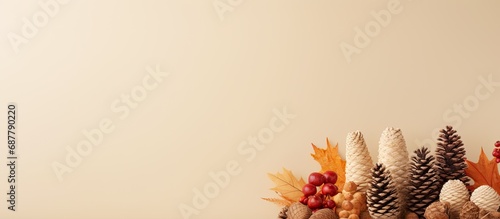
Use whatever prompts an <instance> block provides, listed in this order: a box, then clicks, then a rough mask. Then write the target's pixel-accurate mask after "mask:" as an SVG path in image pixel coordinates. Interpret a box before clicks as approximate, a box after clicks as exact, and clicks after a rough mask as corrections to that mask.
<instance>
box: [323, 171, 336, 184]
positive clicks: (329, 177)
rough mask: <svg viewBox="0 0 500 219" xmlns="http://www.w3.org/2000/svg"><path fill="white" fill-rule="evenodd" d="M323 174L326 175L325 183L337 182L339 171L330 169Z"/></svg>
mask: <svg viewBox="0 0 500 219" xmlns="http://www.w3.org/2000/svg"><path fill="white" fill-rule="evenodd" d="M323 175H324V176H325V183H332V184H335V183H337V173H335V172H333V171H330V170H329V171H326V172H325V173H323Z"/></svg>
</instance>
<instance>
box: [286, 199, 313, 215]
mask: <svg viewBox="0 0 500 219" xmlns="http://www.w3.org/2000/svg"><path fill="white" fill-rule="evenodd" d="M311 215H312V211H311V209H310V208H309V207H307V206H306V205H304V204H302V203H300V202H294V203H292V204H291V205H290V207H288V211H287V212H286V216H287V219H309V218H310V217H311Z"/></svg>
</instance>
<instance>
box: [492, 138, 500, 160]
mask: <svg viewBox="0 0 500 219" xmlns="http://www.w3.org/2000/svg"><path fill="white" fill-rule="evenodd" d="M493 157H496V162H497V163H500V141H497V142H495V149H493Z"/></svg>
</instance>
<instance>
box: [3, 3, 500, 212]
mask: <svg viewBox="0 0 500 219" xmlns="http://www.w3.org/2000/svg"><path fill="white" fill-rule="evenodd" d="M47 1H48V0H42V2H47ZM139 2H141V3H139ZM221 2H223V3H224V4H226V5H228V7H230V8H231V10H232V11H229V12H226V13H224V20H223V21H222V20H221V19H220V18H219V16H218V14H217V12H216V10H215V9H214V7H213V5H212V4H213V1H212V0H206V1H117V0H115V1H76V0H73V1H70V2H69V3H67V4H66V5H60V10H59V12H58V13H57V14H56V15H55V16H54V17H51V18H50V19H49V21H48V23H47V25H46V26H44V27H42V28H39V31H38V33H37V34H36V35H35V36H34V37H33V38H31V39H29V43H28V44H25V45H22V46H21V47H20V50H19V53H17V54H16V53H15V52H14V49H13V47H12V45H11V43H10V42H9V38H8V37H7V35H8V33H9V32H13V33H16V34H21V28H22V26H23V18H24V17H26V18H29V19H31V17H32V16H33V15H34V14H35V13H37V12H39V11H41V10H42V9H41V8H40V6H39V5H38V1H22V2H19V1H6V0H3V1H0V24H1V28H0V39H1V40H0V58H1V61H0V103H1V106H0V108H1V110H0V112H1V115H2V116H0V129H1V131H0V133H5V126H6V125H5V124H6V116H5V115H6V107H7V103H8V102H9V101H15V102H17V103H18V106H19V113H20V114H19V125H18V127H19V134H18V137H19V149H18V154H19V156H20V160H19V162H20V163H19V166H18V168H19V169H18V180H19V183H18V187H19V190H18V206H17V210H18V211H17V212H15V213H12V212H10V211H7V210H6V208H7V205H6V203H5V201H2V202H1V203H3V204H1V205H0V209H1V210H0V217H1V218H13V219H16V218H26V219H28V218H30V219H31V218H36V219H42V218H43V219H45V218H47V219H48V218H50V219H58V218H61V219H63V218H64V219H66V218H67V219H73V218H74V219H80V218H81V219H88V218H93V219H104V218H120V219H139V218H151V219H153V218H155V219H156V218H157V219H159V218H182V217H181V214H180V213H179V205H180V204H181V203H186V204H189V205H191V200H192V198H193V196H194V194H193V192H192V190H193V188H198V189H202V187H203V186H204V185H205V184H206V183H208V182H210V181H211V178H210V177H209V175H208V173H209V172H210V171H219V170H222V169H223V168H225V165H226V163H227V162H228V161H231V160H234V161H236V162H238V163H239V164H240V165H241V166H240V167H241V173H239V174H237V175H236V176H233V177H231V181H230V184H229V185H228V186H227V187H226V188H224V189H222V190H220V192H219V193H218V194H217V197H215V198H213V199H210V203H209V205H208V206H207V207H206V208H205V209H202V210H201V211H200V212H199V215H196V216H193V217H191V218H207V219H208V218H242V219H246V218H248V219H250V218H275V217H276V214H277V213H278V211H279V208H277V207H276V206H274V205H272V204H270V203H266V202H264V201H262V200H260V197H274V194H273V193H272V192H271V191H269V190H268V189H269V188H270V187H272V186H273V185H272V183H271V182H270V180H268V178H267V177H266V173H268V172H277V171H279V170H280V169H281V167H283V166H284V167H287V168H288V169H291V170H293V171H294V173H296V174H297V175H300V176H307V175H308V173H310V172H312V171H315V170H318V169H319V166H318V165H317V164H316V163H315V162H314V161H313V160H312V158H311V157H310V156H309V153H310V152H311V151H312V149H311V147H310V143H315V144H317V145H320V146H324V145H325V138H327V137H328V138H329V139H330V140H331V141H332V142H339V143H340V145H341V149H340V151H341V153H342V154H344V153H345V148H344V147H343V146H344V141H345V135H346V134H347V133H348V132H350V131H354V130H358V129H359V130H361V131H362V132H363V133H364V135H365V138H366V140H367V143H368V144H369V147H370V152H371V153H372V156H373V157H374V158H375V160H376V155H377V144H378V139H379V136H380V133H381V132H382V130H383V129H384V128H385V127H388V126H394V127H399V128H401V129H402V130H403V133H404V135H405V138H406V141H407V144H408V149H409V150H410V151H413V150H414V149H416V148H417V147H418V146H420V144H421V143H419V142H423V141H424V140H425V139H432V140H434V139H435V137H434V136H433V134H432V132H433V130H434V129H438V128H443V127H444V126H445V125H447V124H450V123H451V124H452V125H455V126H456V128H458V130H459V133H460V134H461V135H462V136H463V140H464V142H465V144H466V148H467V150H468V152H467V154H468V156H469V157H471V158H472V159H473V160H476V159H477V156H478V154H479V147H481V146H483V147H485V148H486V151H487V152H488V154H489V153H490V152H491V149H492V147H493V143H494V142H495V141H496V140H498V139H500V131H499V124H500V117H499V116H498V115H499V112H500V111H499V107H500V87H498V86H497V87H493V88H492V89H491V91H488V90H487V89H483V90H481V92H483V94H488V92H489V97H488V98H482V99H481V100H478V102H476V103H475V102H473V101H474V100H477V99H475V98H473V96H474V95H476V93H475V91H476V88H477V87H481V86H482V83H481V82H480V80H479V78H481V77H482V78H485V79H487V78H488V76H489V75H491V77H492V80H493V81H498V82H500V64H499V62H498V60H499V59H500V44H499V43H498V39H500V26H499V20H500V13H498V11H499V9H500V3H499V2H498V1H481V3H479V2H472V1H440V2H429V1H407V0H401V2H400V6H399V7H400V10H402V11H401V13H399V14H393V15H392V17H391V21H390V23H389V24H388V25H387V26H386V27H382V28H381V30H380V33H379V34H378V35H377V36H374V37H372V38H370V39H371V43H370V44H369V45H368V46H366V47H365V48H363V49H361V53H359V54H354V55H352V57H351V58H352V61H351V62H350V63H348V62H347V61H346V58H345V56H344V55H343V54H342V51H341V49H340V48H339V45H340V43H341V42H346V43H349V44H353V40H354V38H355V32H354V28H355V27H360V28H364V26H365V24H367V23H369V22H371V21H374V20H375V19H374V17H372V15H371V14H370V13H371V11H376V12H378V11H380V10H387V9H388V6H387V3H388V2H387V1H370V2H369V3H367V2H364V1H349V2H347V1H331V0H328V1H327V0H319V1H246V0H243V1H241V2H242V3H241V4H239V3H240V2H239V1H236V0H233V1H229V2H226V1H222V0H221ZM231 3H232V4H233V6H231ZM157 64H158V65H159V66H160V69H161V70H162V71H168V72H170V75H169V76H168V77H167V78H165V79H164V81H163V82H162V83H161V84H160V85H159V86H158V87H157V88H156V89H154V90H152V91H150V92H149V93H148V96H147V98H146V99H145V100H144V101H142V102H141V103H140V104H139V105H138V107H137V108H135V109H133V110H131V112H130V115H129V116H128V117H127V118H125V119H123V120H120V119H119V118H118V114H116V113H114V112H112V111H111V104H112V103H113V101H115V100H116V99H119V98H120V95H121V94H124V93H127V92H130V91H131V90H132V89H134V88H135V87H136V86H137V85H138V84H140V83H142V79H143V77H145V75H147V71H146V70H145V68H146V67H147V66H152V67H153V68H155V66H156V65H157ZM464 101H465V102H466V104H469V105H470V104H476V105H474V106H473V107H472V108H469V109H470V110H469V111H467V112H466V113H467V114H464V115H460V114H457V113H456V112H454V111H453V110H454V105H455V104H463V103H464ZM283 107H286V108H287V109H288V111H289V112H290V113H293V114H295V115H296V116H297V117H296V118H295V119H292V120H291V122H290V124H289V125H287V126H286V128H285V129H284V130H283V131H282V132H280V133H277V134H276V135H275V136H274V139H273V140H272V142H270V143H269V144H267V147H266V148H265V150H262V151H259V152H257V154H256V157H255V159H253V160H251V161H250V162H247V161H246V159H245V158H246V156H243V155H241V154H240V153H238V150H237V147H238V145H239V144H240V143H241V142H243V141H245V140H246V139H247V138H248V136H255V135H257V133H259V131H261V130H263V129H264V128H266V127H268V123H269V121H270V120H271V119H272V118H273V117H274V114H273V112H272V110H273V109H275V108H276V109H280V110H281V109H282V108H283ZM450 110H451V111H450ZM447 112H451V113H452V114H449V115H448V116H455V117H454V119H455V120H454V121H450V119H449V118H447V117H445V116H444V114H445V113H447ZM103 118H107V119H111V120H112V121H113V122H114V123H113V124H114V125H115V130H114V132H112V133H110V134H107V135H105V136H104V141H103V142H102V144H101V145H99V146H96V147H94V148H93V151H92V152H91V153H90V155H88V156H86V157H84V158H83V161H82V163H81V164H80V165H79V166H78V167H76V168H74V171H73V172H72V173H71V174H66V175H64V180H63V181H62V182H59V181H58V179H57V177H56V175H55V174H54V171H53V170H52V166H51V165H52V164H53V162H64V159H65V156H66V147H67V146H69V147H72V148H76V145H77V143H78V142H79V141H81V140H83V139H84V137H83V134H82V130H85V129H93V128H96V127H98V123H99V121H100V120H101V119H103ZM458 121H460V124H458ZM1 124H4V125H1ZM5 140H6V138H5V136H4V135H1V136H0V141H1V142H5ZM1 147H2V148H3V149H1V150H0V156H1V157H0V158H1V159H0V164H2V168H1V169H0V192H1V193H4V192H5V193H6V192H7V183H6V178H7V174H6V170H7V169H6V166H5V164H4V163H5V162H6V161H5V156H6V151H7V150H6V145H5V143H2V144H1ZM434 148H435V146H434V145H432V149H434ZM6 198H7V197H6V195H0V200H4V199H6Z"/></svg>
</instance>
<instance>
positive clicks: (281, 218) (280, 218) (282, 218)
mask: <svg viewBox="0 0 500 219" xmlns="http://www.w3.org/2000/svg"><path fill="white" fill-rule="evenodd" d="M287 211H288V207H283V208H282V209H281V211H280V213H279V214H278V219H287V216H286V212H287Z"/></svg>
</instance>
